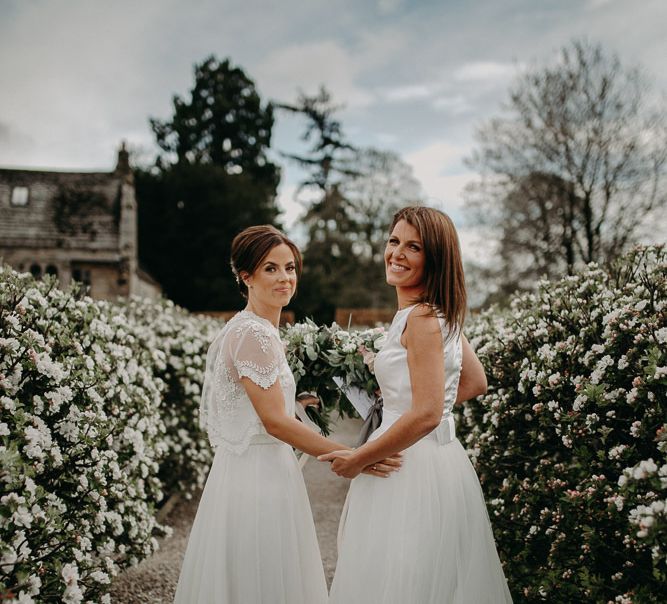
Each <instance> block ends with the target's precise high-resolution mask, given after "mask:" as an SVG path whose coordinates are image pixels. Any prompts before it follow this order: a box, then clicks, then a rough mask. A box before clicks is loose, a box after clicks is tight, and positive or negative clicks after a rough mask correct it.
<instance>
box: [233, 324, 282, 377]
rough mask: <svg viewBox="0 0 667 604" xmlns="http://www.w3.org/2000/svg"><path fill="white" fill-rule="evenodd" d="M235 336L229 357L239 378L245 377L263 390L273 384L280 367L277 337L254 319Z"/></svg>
mask: <svg viewBox="0 0 667 604" xmlns="http://www.w3.org/2000/svg"><path fill="white" fill-rule="evenodd" d="M236 336H237V338H235V340H236V342H235V344H234V346H233V349H232V350H231V357H232V361H233V363H234V367H235V368H236V371H237V372H238V375H239V379H240V378H242V377H247V378H249V379H250V380H252V381H253V382H254V383H255V384H257V385H258V386H260V387H262V388H264V389H265V390H266V389H268V388H270V387H271V386H273V384H274V383H275V382H276V380H277V379H278V375H279V373H280V367H281V358H280V355H281V353H282V351H281V350H280V348H279V346H278V340H277V337H275V336H273V335H272V334H271V332H270V331H269V329H268V328H267V327H265V326H264V325H261V324H259V323H256V322H254V321H249V322H247V323H246V324H245V325H244V326H243V329H242V330H241V329H239V333H238V334H236Z"/></svg>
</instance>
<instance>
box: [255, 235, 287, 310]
mask: <svg viewBox="0 0 667 604" xmlns="http://www.w3.org/2000/svg"><path fill="white" fill-rule="evenodd" d="M243 281H244V282H245V284H246V285H247V286H248V301H249V302H251V303H253V304H255V305H257V304H259V305H261V306H270V307H283V306H286V305H287V304H288V303H289V301H290V299H291V298H292V296H293V295H294V292H295V291H296V262H295V261H294V254H293V253H292V250H291V249H290V248H289V246H288V245H286V244H285V243H281V244H280V245H277V246H276V247H274V248H273V249H272V250H271V251H270V252H269V253H268V254H267V255H266V257H265V258H264V259H263V260H262V261H261V262H260V263H259V266H258V267H257V268H256V269H255V272H254V273H253V274H252V275H250V276H247V277H244V279H243Z"/></svg>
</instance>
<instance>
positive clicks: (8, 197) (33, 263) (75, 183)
mask: <svg viewBox="0 0 667 604" xmlns="http://www.w3.org/2000/svg"><path fill="white" fill-rule="evenodd" d="M0 259H1V260H2V261H3V262H5V263H7V264H9V265H10V266H12V267H13V268H15V269H16V270H19V271H30V272H31V273H32V274H33V275H34V276H35V277H41V276H42V275H44V274H52V275H56V276H57V277H58V279H59V281H60V283H61V284H62V285H66V284H68V283H69V282H70V281H71V280H76V281H81V282H83V283H85V284H86V285H88V286H89V288H90V295H91V296H92V297H93V298H98V299H99V298H106V299H111V298H115V297H117V296H127V295H134V294H136V295H140V296H149V297H157V296H159V295H160V292H161V288H160V286H159V284H158V283H157V282H156V281H155V280H153V279H152V278H151V277H150V276H149V275H148V274H146V273H145V272H144V271H142V270H141V269H140V268H139V263H138V257H137V202H136V198H135V192H134V181H133V176H132V170H131V169H130V164H129V154H128V152H127V150H126V149H125V145H123V146H122V147H121V149H120V150H119V152H118V162H117V165H116V168H115V169H114V171H113V172H49V171H42V170H22V169H13V168H0Z"/></svg>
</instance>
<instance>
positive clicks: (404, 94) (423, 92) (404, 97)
mask: <svg viewBox="0 0 667 604" xmlns="http://www.w3.org/2000/svg"><path fill="white" fill-rule="evenodd" d="M434 93H435V90H434V88H433V87H432V86H427V85H425V84H409V85H406V86H396V87H395V88H388V89H386V90H384V91H382V92H381V93H380V94H381V96H382V97H383V98H384V99H385V100H386V101H389V102H390V103H392V102H399V103H400V102H403V101H415V100H421V99H425V98H429V97H431V96H433V94H434Z"/></svg>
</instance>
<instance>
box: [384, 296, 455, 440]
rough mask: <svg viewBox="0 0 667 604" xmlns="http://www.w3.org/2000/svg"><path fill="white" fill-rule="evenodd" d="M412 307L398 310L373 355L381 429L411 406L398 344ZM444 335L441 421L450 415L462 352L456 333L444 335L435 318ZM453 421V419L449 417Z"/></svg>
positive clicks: (403, 357)
mask: <svg viewBox="0 0 667 604" xmlns="http://www.w3.org/2000/svg"><path fill="white" fill-rule="evenodd" d="M413 308H414V306H409V307H407V308H404V309H402V310H399V311H398V312H397V313H396V315H395V316H394V320H393V321H392V323H391V326H390V327H389V331H388V332H387V339H386V341H385V344H384V346H383V347H382V350H380V352H378V354H377V356H376V357H375V377H376V378H377V380H378V383H379V385H380V389H381V390H382V398H383V399H384V404H383V420H382V424H381V426H380V429H382V428H384V429H386V428H387V427H388V426H389V425H391V423H393V422H394V421H395V420H396V419H397V418H398V417H400V416H401V415H402V414H403V413H405V412H406V411H408V410H409V409H410V407H411V405H412V384H411V382H410V372H409V371H408V351H407V350H406V348H405V347H404V346H403V345H402V344H401V335H402V333H403V331H404V330H405V325H406V323H407V320H408V315H409V314H410V311H411V310H412V309H413ZM438 320H439V322H440V330H441V332H442V334H443V336H442V340H443V347H444V353H445V354H444V356H445V362H444V367H443V371H444V372H445V390H444V392H443V397H444V400H445V405H444V409H443V421H444V420H449V419H450V418H451V413H452V409H453V407H454V403H456V394H457V392H458V387H459V378H460V376H461V362H462V358H463V351H462V348H461V336H460V334H459V333H456V332H455V333H454V334H452V335H449V336H448V335H447V329H446V323H445V320H444V319H438ZM452 421H453V420H452Z"/></svg>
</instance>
